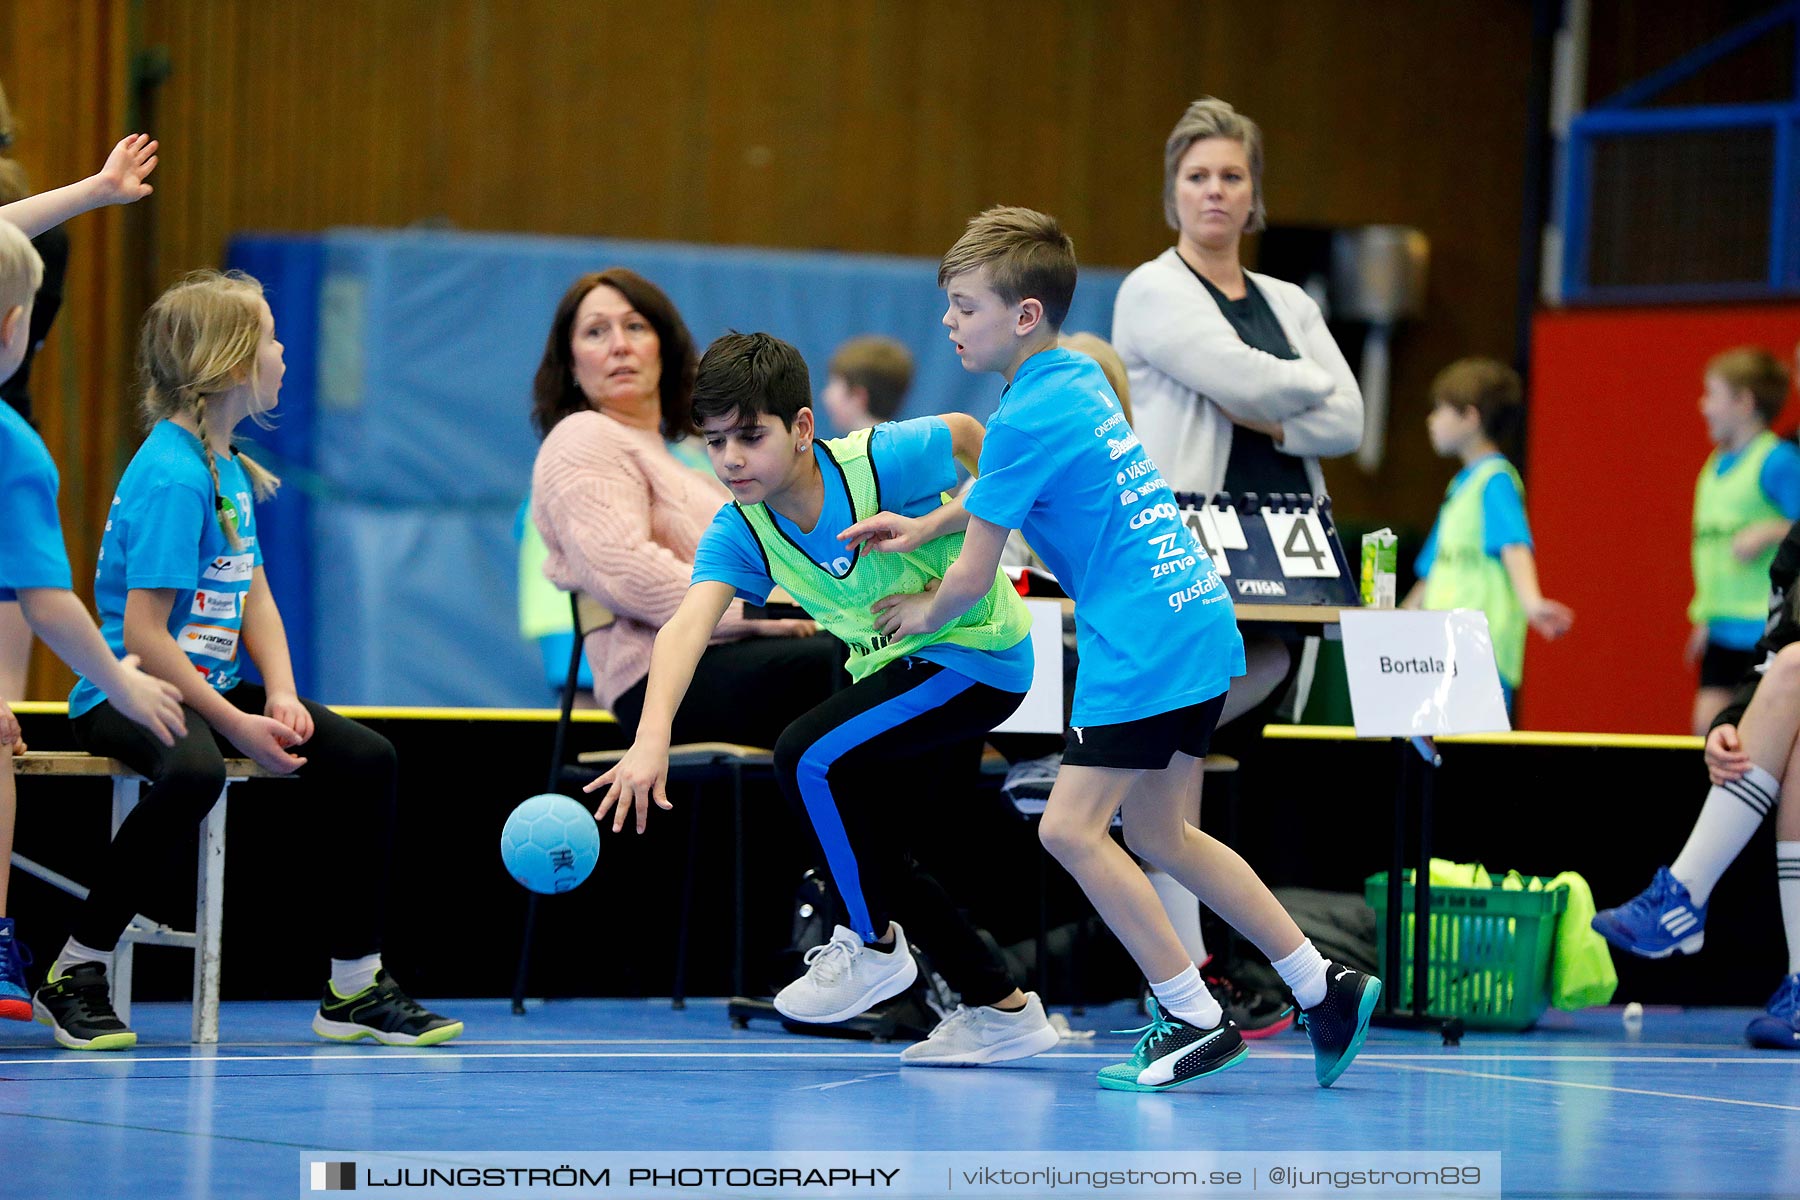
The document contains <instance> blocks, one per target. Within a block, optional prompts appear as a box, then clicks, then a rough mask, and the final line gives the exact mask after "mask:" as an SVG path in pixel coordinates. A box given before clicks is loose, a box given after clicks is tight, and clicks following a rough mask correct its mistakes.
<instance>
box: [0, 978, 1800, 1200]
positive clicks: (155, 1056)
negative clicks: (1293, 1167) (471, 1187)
mask: <svg viewBox="0 0 1800 1200" xmlns="http://www.w3.org/2000/svg"><path fill="white" fill-rule="evenodd" d="M440 1007H441V1008H443V1009H445V1010H447V1011H451V1012H453V1013H455V1014H456V1015H458V1016H460V1017H462V1018H463V1019H464V1020H465V1021H466V1022H467V1023H468V1032H467V1033H466V1034H465V1035H464V1037H463V1038H462V1039H461V1040H459V1041H455V1042H451V1043H449V1044H448V1045H447V1046H444V1047H442V1048H439V1049H435V1050H416V1051H415V1050H405V1049H384V1048H375V1047H368V1046H339V1045H332V1044H327V1043H323V1042H319V1041H317V1040H315V1039H314V1038H313V1037H312V1035H311V1032H310V1029H309V1028H308V1021H309V1020H310V1017H311V1011H312V1010H311V1006H310V1005H307V1004H303V1003H266V1004H253V1003H234V1004H228V1005H226V1006H225V1008H224V1011H223V1014H222V1018H221V1029H222V1039H223V1040H222V1041H221V1042H220V1044H219V1045H217V1046H212V1047H196V1046H190V1045H189V1044H188V1042H187V1023H188V1009H187V1006H186V1005H185V1004H152V1005H139V1006H138V1007H137V1009H136V1010H135V1012H134V1017H135V1025H136V1028H137V1030H138V1032H139V1036H140V1038H141V1039H142V1040H141V1042H140V1044H139V1046H138V1048H137V1049H136V1050H135V1051H133V1052H130V1053H124V1054H77V1053H70V1052H67V1051H63V1050H60V1049H58V1048H56V1047H55V1045H54V1044H53V1043H52V1042H51V1040H50V1036H49V1032H48V1030H46V1029H44V1028H43V1027H42V1026H37V1025H24V1024H14V1023H12V1022H0V1196H8V1197H11V1196H20V1197H24V1196H131V1197H138V1198H142V1200H161V1198H164V1197H177V1196H180V1197H197V1196H292V1195H295V1194H297V1191H298V1189H297V1186H296V1178H297V1163H298V1161H299V1153H298V1152H300V1151H304V1150H317V1151H327V1150H358V1149H366V1150H374V1149H381V1150H431V1149H444V1150H514V1151H550V1152H555V1151H578V1150H620V1149H627V1148H630V1149H679V1148H683V1147H687V1148H695V1149H708V1150H757V1149H763V1150H766V1149H793V1150H852V1149H870V1148H881V1149H893V1148H896V1147H906V1148H911V1149H916V1150H960V1149H971V1150H990V1151H991V1150H1025V1149H1054V1150H1079V1149H1113V1150H1129V1149H1171V1150H1253V1151H1274V1150H1307V1149H1311V1150H1329V1149H1343V1150H1400V1149H1409V1150H1464V1151H1499V1152H1501V1154H1502V1155H1503V1159H1502V1171H1503V1178H1504V1182H1505V1193H1506V1195H1508V1196H1558V1197H1640V1196H1644V1197H1647V1196H1695V1197H1699V1196H1706V1197H1737V1196H1790V1197H1791V1196H1794V1195H1796V1194H1800V1054H1787V1053H1784V1052H1780V1051H1756V1050H1752V1049H1750V1048H1748V1047H1747V1046H1745V1045H1744V1043H1743V1042H1742V1040H1741V1035H1742V1030H1743V1027H1744V1024H1745V1022H1746V1021H1747V1020H1748V1019H1749V1018H1750V1016H1751V1015H1752V1014H1751V1013H1750V1012H1748V1011H1742V1010H1735V1009H1732V1010H1727V1009H1706V1010H1695V1011H1689V1012H1676V1011H1667V1012H1659V1011H1652V1012H1651V1013H1650V1014H1649V1015H1648V1016H1647V1017H1646V1018H1645V1020H1644V1022H1643V1028H1642V1030H1641V1032H1640V1033H1639V1034H1638V1035H1636V1036H1631V1035H1630V1034H1628V1033H1627V1031H1626V1030H1625V1029H1624V1027H1623V1026H1622V1023H1621V1020H1620V1016H1619V1012H1618V1010H1617V1009H1611V1010H1607V1009H1600V1010H1593V1011H1591V1012H1588V1013H1583V1014H1579V1015H1575V1016H1570V1015H1568V1014H1560V1013H1553V1014H1550V1015H1549V1016H1548V1017H1546V1019H1545V1022H1544V1024H1543V1025H1541V1026H1540V1027H1539V1028H1538V1029H1537V1030H1536V1031H1534V1032H1532V1033H1530V1034H1525V1035H1512V1034H1481V1033H1472V1034H1470V1035H1468V1036H1467V1037H1466V1038H1465V1039H1464V1041H1463V1044H1462V1046H1461V1047H1460V1048H1454V1049H1447V1048H1444V1047H1443V1046H1441V1045H1440V1043H1439V1040H1438V1038H1437V1037H1436V1036H1435V1035H1432V1034H1426V1033H1417V1032H1401V1031H1392V1030H1384V1029H1377V1030H1375V1031H1374V1032H1373V1033H1372V1034H1371V1036H1370V1039H1369V1042H1368V1045H1367V1047H1366V1048H1365V1050H1364V1052H1363V1055H1362V1057H1361V1058H1360V1059H1359V1060H1358V1062H1357V1064H1356V1065H1355V1066H1354V1067H1352V1068H1351V1070H1350V1071H1349V1073H1348V1074H1346V1075H1345V1076H1344V1078H1343V1079H1342V1080H1340V1081H1339V1083H1338V1084H1337V1086H1336V1087H1334V1088H1332V1089H1331V1090H1329V1091H1322V1090H1321V1089H1319V1088H1318V1087H1316V1086H1315V1085H1314V1083H1313V1067H1312V1057H1311V1052H1310V1049H1309V1047H1308V1045H1307V1042H1306V1038H1305V1035H1304V1034H1303V1033H1300V1032H1297V1031H1296V1032H1288V1033H1285V1034H1281V1035H1278V1036H1276V1037H1274V1038H1271V1039H1267V1040H1264V1041H1261V1042H1257V1043H1254V1044H1253V1049H1252V1057H1251V1059H1250V1061H1248V1062H1247V1063H1245V1064H1244V1065H1243V1066H1242V1067H1240V1068H1238V1069H1235V1070H1232V1071H1229V1072H1226V1073H1224V1074H1222V1075H1220V1076H1218V1077H1216V1078H1215V1079H1213V1080H1211V1081H1210V1082H1208V1083H1204V1084H1200V1085H1196V1086H1193V1087H1190V1088H1187V1089H1183V1090H1180V1091H1176V1092H1172V1093H1168V1094H1163V1095H1132V1094H1125V1093H1117V1092H1106V1091H1102V1090H1100V1089H1099V1088H1098V1087H1097V1086H1096V1085H1095V1083H1094V1078H1093V1073H1094V1071H1095V1070H1096V1069H1097V1068H1098V1067H1100V1066H1103V1065H1105V1064H1106V1063H1108V1062H1112V1061H1116V1060H1118V1059H1119V1058H1121V1057H1122V1056H1123V1054H1124V1053H1125V1052H1127V1051H1128V1049H1129V1046H1130V1042H1131V1039H1130V1038H1128V1037H1124V1036H1113V1035H1111V1034H1109V1033H1108V1032H1106V1031H1108V1030H1110V1029H1114V1028H1123V1027H1127V1026H1131V1025H1136V1024H1138V1023H1139V1020H1140V1018H1138V1017H1137V1016H1136V1014H1135V1013H1134V1012H1133V1011H1132V1010H1131V1009H1130V1008H1128V1007H1127V1006H1123V1005H1120V1006H1116V1007H1112V1008H1107V1009H1095V1010H1090V1011H1089V1012H1087V1013H1086V1014H1085V1015H1082V1016H1076V1017H1073V1018H1072V1023H1073V1024H1074V1026H1075V1027H1076V1028H1077V1029H1095V1030H1099V1031H1100V1033H1099V1035H1098V1036H1097V1037H1095V1038H1093V1039H1091V1040H1085V1041H1084V1040H1066V1041H1064V1042H1063V1043H1062V1046H1061V1047H1060V1048H1059V1049H1058V1050H1056V1051H1052V1052H1051V1053H1048V1054H1045V1055H1043V1056H1041V1057H1039V1058H1036V1059H1032V1060H1029V1061H1027V1062H1024V1063H1017V1064H1011V1065H1008V1066H1004V1067H990V1068H981V1069H974V1070H929V1069H918V1068H908V1069H906V1070H904V1071H903V1070H901V1069H900V1067H899V1063H898V1061H897V1055H898V1054H899V1051H900V1048H901V1047H900V1045H898V1044H891V1045H876V1044H871V1043H868V1042H857V1041H839V1040H833V1039H824V1038H815V1037H802V1036H794V1035H789V1034H787V1033H784V1032H783V1031H782V1030H781V1029H780V1027H779V1026H778V1025H774V1024H771V1023H766V1022H758V1023H753V1024H752V1025H751V1027H750V1028H749V1029H748V1030H743V1031H734V1030H732V1029H731V1028H730V1026H729V1024H728V1022H727V1020H726V1017H725V1012H724V1006H723V1002H721V1001H705V1000H701V1001H694V1002H692V1003H691V1004H690V1005H689V1007H688V1009H687V1010H686V1011H685V1012H674V1011H671V1010H670V1008H669V1006H668V1003H667V1002H666V1001H621V1000H610V1001H560V1002H552V1003H548V1004H541V1005H536V1006H534V1007H533V1008H532V1010H531V1012H530V1013H529V1015H527V1016H525V1017H514V1016H512V1015H511V1014H510V1013H509V1012H508V1011H507V1006H506V1004H505V1003H504V1002H503V1001H490V1000H482V1001H460V1002H456V1003H453V1004H452V1003H445V1004H442V1005H441V1006H440Z"/></svg>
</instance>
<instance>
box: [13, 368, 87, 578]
mask: <svg viewBox="0 0 1800 1200" xmlns="http://www.w3.org/2000/svg"><path fill="white" fill-rule="evenodd" d="M57 486H58V480H57V476H56V463H55V462H54V461H52V460H51V458H50V450H49V448H48V447H46V446H45V445H44V439H43V438H41V437H39V436H38V432H37V430H35V429H33V428H32V427H31V425H30V423H29V422H27V421H26V420H25V418H24V417H22V416H20V415H19V414H18V412H16V411H15V410H14V409H13V407H12V405H10V404H0V600H14V599H17V598H18V593H19V589H20V588H63V589H67V588H69V587H70V586H72V584H73V580H72V579H71V577H70V575H69V554H68V551H67V550H65V549H64V548H63V536H62V518H61V517H59V516H58V515H57V512H56V489H57Z"/></svg>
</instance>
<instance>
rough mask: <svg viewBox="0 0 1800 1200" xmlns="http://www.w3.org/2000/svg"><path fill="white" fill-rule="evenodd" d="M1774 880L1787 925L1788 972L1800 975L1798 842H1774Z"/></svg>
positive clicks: (1799, 873)
mask: <svg viewBox="0 0 1800 1200" xmlns="http://www.w3.org/2000/svg"><path fill="white" fill-rule="evenodd" d="M1775 880H1776V883H1777V884H1778V885H1779V886H1780V888H1781V923H1782V924H1783V925H1786V926H1787V943H1788V974H1789V975H1800V842H1776V843H1775Z"/></svg>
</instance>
